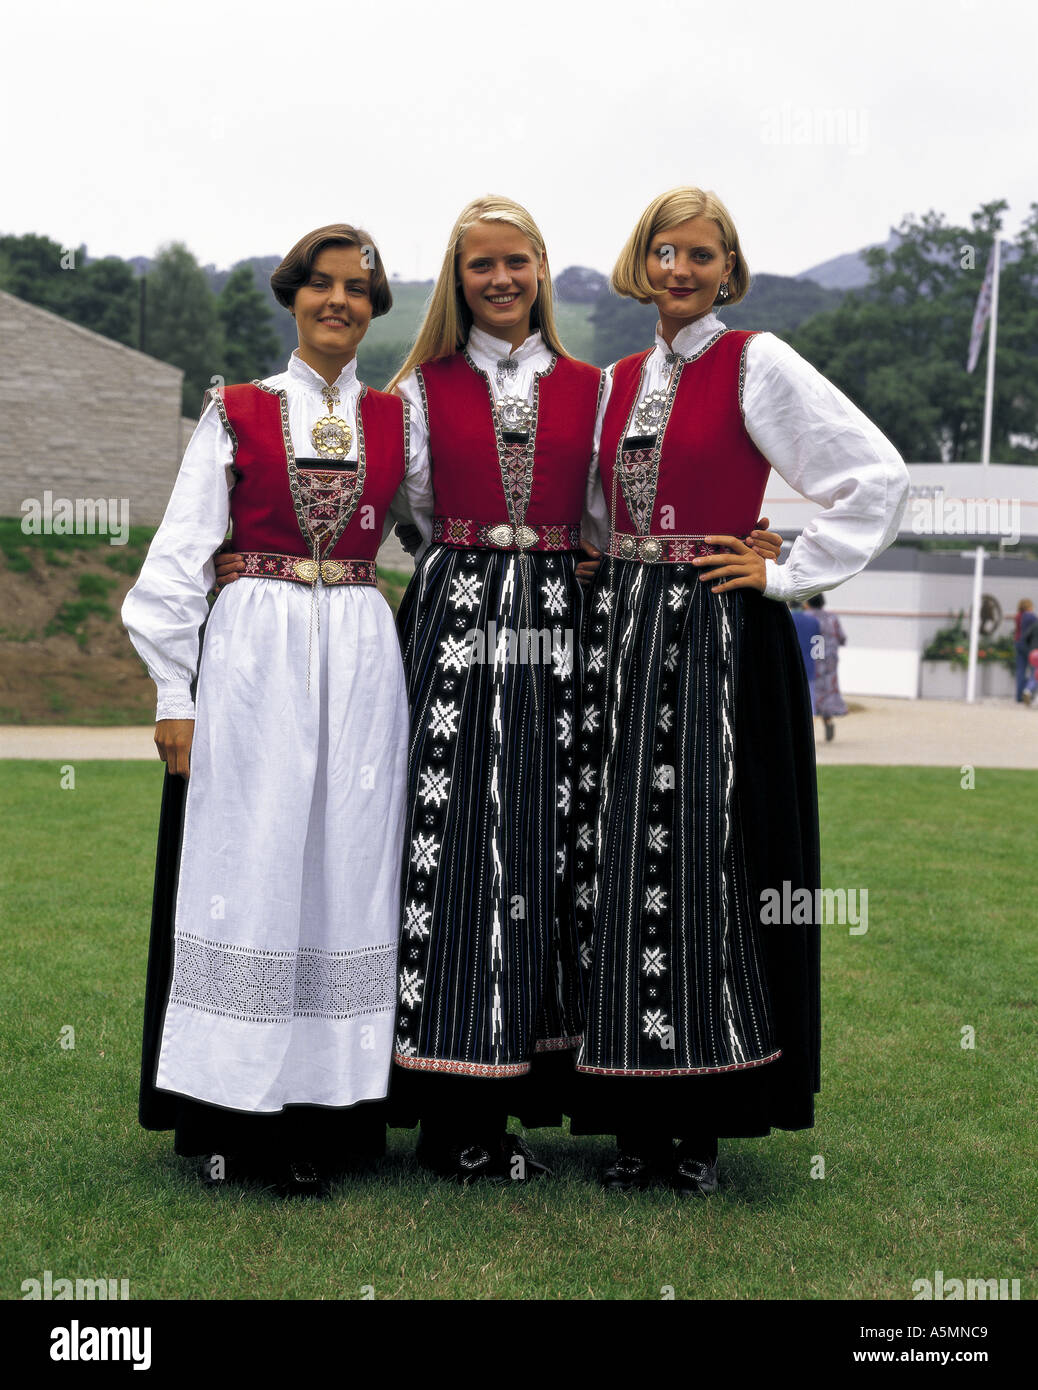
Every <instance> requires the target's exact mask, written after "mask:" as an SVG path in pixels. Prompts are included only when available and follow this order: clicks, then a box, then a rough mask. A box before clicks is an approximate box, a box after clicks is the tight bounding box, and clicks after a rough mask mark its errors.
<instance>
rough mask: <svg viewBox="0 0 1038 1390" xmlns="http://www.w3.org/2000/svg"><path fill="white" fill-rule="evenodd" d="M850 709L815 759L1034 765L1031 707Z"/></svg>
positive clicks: (51, 739)
mask: <svg viewBox="0 0 1038 1390" xmlns="http://www.w3.org/2000/svg"><path fill="white" fill-rule="evenodd" d="M848 704H849V705H850V706H851V713H850V714H848V715H847V716H846V717H845V718H843V719H838V720H836V737H835V738H834V739H833V741H832V743H826V742H825V741H824V735H823V729H822V721H821V720H820V719H816V720H815V739H816V746H817V749H818V762H819V764H820V765H821V766H823V767H824V766H826V765H827V764H830V763H868V764H874V765H893V766H902V765H904V766H920V767H961V766H962V765H963V764H966V763H969V764H971V765H973V766H974V767H1020V768H1038V709H1029V708H1028V707H1027V706H1026V705H1017V704H1014V703H1013V702H1012V701H1009V700H979V701H978V702H977V703H976V704H974V705H966V704H961V703H959V702H958V701H957V700H888V699H879V698H873V697H869V696H858V697H856V698H854V697H852V698H851V699H849V700H848ZM152 734H153V730H152V729H151V728H114V729H90V728H74V727H66V728H56V727H55V728H23V727H19V726H17V725H0V758H44V759H54V760H55V761H59V760H60V761H68V760H69V759H74V758H136V759H146V760H149V761H150V760H151V759H153V758H155V757H156V753H155V745H154V743H153V742H152Z"/></svg>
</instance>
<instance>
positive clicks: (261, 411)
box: [123, 224, 428, 1193]
mask: <svg viewBox="0 0 1038 1390" xmlns="http://www.w3.org/2000/svg"><path fill="white" fill-rule="evenodd" d="M271 284H272V286H273V289H274V293H275V295H276V296H277V298H278V299H279V301H280V302H281V303H282V304H284V305H285V306H286V307H288V308H289V309H290V310H291V312H292V314H293V316H294V317H295V320H296V326H297V331H298V339H299V346H298V348H297V349H296V351H295V352H293V354H292V356H291V358H290V360H289V364H288V368H287V370H286V371H284V372H281V373H279V374H278V375H276V376H273V377H269V378H267V379H266V380H265V381H260V382H254V383H252V384H249V385H240V386H229V387H227V388H225V389H222V390H218V391H215V392H212V393H211V399H210V400H209V402H208V404H207V405H206V408H205V410H204V412H203V414H202V418H201V420H200V421H199V423H198V427H197V429H196V430H195V433H194V435H193V436H192V439H191V441H190V443H189V445H188V448H187V451H186V453H185V455H184V461H183V463H182V465H181V469H180V473H179V475H178V478H177V482H176V486H175V487H174V490H173V495H172V497H171V499H170V503H169V506H168V508H167V511H166V515H165V517H164V519H163V522H162V525H161V526H160V527H159V529H158V531H157V533H156V536H155V539H154V541H153V543H152V546H151V548H150V550H149V553H148V556H147V559H146V560H145V563H144V567H143V569H142V571H141V575H140V578H139V579H138V581H137V583H136V585H135V586H134V588H133V589H132V590H131V591H130V593H129V595H128V596H127V599H126V602H125V604H124V606H123V620H124V622H125V624H126V626H127V629H128V630H129V633H130V637H131V640H132V641H133V643H134V645H135V647H136V648H137V650H138V652H139V653H140V655H141V657H142V658H143V659H144V661H145V662H146V664H147V666H148V669H149V671H150V673H151V675H152V677H153V678H154V680H155V683H156V686H157V689H158V711H157V717H158V723H157V725H156V733H155V741H156V744H157V746H158V749H159V755H160V757H162V758H163V759H164V761H165V762H166V764H167V778H166V788H165V796H164V817H163V819H164V829H163V835H162V837H161V838H160V855H159V864H158V866H157V874H156V894H155V908H154V915H153V923H152V947H151V959H150V962H149V980H148V995H147V1002H146V1019H145V1042H144V1065H143V1070H142V1084H141V1122H142V1123H143V1124H144V1125H145V1127H146V1128H150V1129H169V1128H174V1129H175V1130H176V1149H177V1152H178V1153H181V1154H185V1155H196V1156H197V1155H207V1156H209V1160H208V1162H207V1165H206V1171H205V1174H204V1176H206V1177H207V1178H215V1179H220V1178H223V1177H227V1176H235V1175H236V1174H240V1175H243V1176H251V1175H259V1176H262V1177H265V1178H273V1179H274V1180H275V1181H276V1183H277V1185H278V1187H279V1190H280V1191H282V1192H284V1193H297V1192H299V1193H305V1192H320V1191H322V1190H323V1188H324V1182H325V1180H326V1178H327V1177H328V1175H329V1173H330V1172H332V1171H334V1170H336V1169H337V1168H339V1167H341V1165H342V1162H343V1160H344V1157H345V1154H346V1151H347V1149H348V1148H350V1147H356V1148H361V1149H366V1150H367V1151H369V1152H371V1151H375V1152H377V1151H378V1150H379V1148H380V1146H381V1144H382V1143H384V1115H383V1114H382V1112H381V1109H380V1108H379V1107H372V1106H371V1104H370V1102H377V1101H379V1100H381V1099H382V1098H384V1097H385V1095H386V1091H387V1087H388V1082H389V1074H390V1058H391V1052H392V1039H393V1020H394V1008H395V993H396V965H397V948H398V938H399V920H400V919H399V888H400V846H401V836H402V829H403V815H404V804H405V792H406V766H407V728H408V721H407V696H406V690H405V686H404V676H403V669H402V666H401V661H400V649H399V642H398V639H397V635H396V629H395V626H394V623H393V616H392V613H391V611H390V609H389V606H388V604H387V603H386V602H385V600H384V599H383V597H382V595H381V594H380V593H379V591H378V589H377V587H376V565H375V555H376V552H377V550H378V547H379V544H380V542H381V540H382V536H383V532H384V530H385V529H387V527H388V526H389V524H391V519H399V520H404V521H411V520H412V519H413V510H417V511H419V512H421V511H422V509H423V508H425V507H427V505H428V499H427V498H426V497H425V492H426V490H427V486H428V478H427V466H426V451H425V442H424V428H423V422H422V421H420V420H419V421H412V420H411V419H410V411H409V410H408V408H407V407H406V405H405V404H404V403H403V402H402V401H400V400H399V399H398V398H397V397H392V396H388V395H385V394H383V393H382V392H379V391H371V390H369V389H368V388H367V387H366V386H364V385H363V384H362V383H361V382H360V381H359V380H358V378H357V370H356V350H357V346H358V344H359V343H360V341H361V339H362V338H363V336H364V333H365V332H366V330H367V327H368V324H369V323H370V321H371V319H372V318H373V317H376V316H378V315H379V314H384V313H386V312H387V311H388V309H389V307H390V305H391V303H392V298H391V295H390V291H389V286H388V282H387V279H386V274H385V270H384V268H383V266H382V261H381V258H380V256H379V254H378V250H377V248H376V247H375V246H374V243H373V242H372V241H371V238H370V237H369V236H368V235H367V234H366V233H365V232H362V231H360V230H359V229H357V228H354V227H351V226H348V225H346V224H334V225H331V226H326V227H320V228H318V229H316V230H315V231H313V232H311V233H309V234H308V235H307V236H305V237H303V238H302V239H301V240H300V241H299V242H298V243H297V244H296V246H295V247H293V249H292V250H291V251H290V252H289V254H288V255H287V256H286V257H285V259H284V261H283V262H282V263H281V265H280V266H279V267H278V269H277V270H276V271H275V272H274V275H273V276H272V277H271ZM228 524H230V526H231V528H232V537H233V543H234V545H235V546H236V548H237V549H238V551H239V552H240V553H241V556H242V570H243V572H242V573H241V574H240V575H239V578H238V582H236V583H235V584H233V585H232V586H230V587H229V588H228V589H227V590H225V591H223V592H221V593H220V595H219V597H218V598H217V600H216V602H215V604H214V605H213V608H212V610H211V612H209V613H208V615H207V602H206V595H207V593H208V592H209V590H210V588H211V586H212V581H213V566H212V555H213V552H214V551H215V550H216V549H217V548H218V547H219V546H220V544H221V542H222V541H223V539H224V537H225V535H226V533H227V528H228ZM203 623H204V624H205V634H204V641H203V642H202V644H201V652H200V653H199V640H198V639H199V629H200V627H201V626H202V625H203ZM196 681H197V689H195V688H194V687H195V684H196ZM189 774H190V782H188V783H187V784H186V796H185V781H184V780H182V779H187V777H188V775H189ZM185 803H186V805H185ZM181 812H182V814H183V841H182V851H181V855H180V863H179V871H178V867H177V862H176V856H177V851H176V844H177V831H178V829H179V816H180V814H181ZM174 891H175V896H176V906H175V912H174V911H173V910H171V902H172V898H173V894H174ZM217 1160H219V1161H218V1162H217Z"/></svg>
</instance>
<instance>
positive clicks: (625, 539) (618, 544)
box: [606, 531, 745, 565]
mask: <svg viewBox="0 0 1038 1390" xmlns="http://www.w3.org/2000/svg"><path fill="white" fill-rule="evenodd" d="M739 539H740V540H743V539H745V538H744V537H742V536H740V537H739ZM606 553H607V554H609V555H613V556H615V558H616V559H618V560H641V561H642V562H643V563H645V564H649V565H680V564H683V563H687V562H688V561H689V560H693V559H695V557H696V556H697V555H724V554H727V553H728V547H727V546H726V545H707V543H706V541H705V540H704V539H703V537H702V536H660V535H648V536H634V535H630V534H626V535H625V534H624V533H623V532H621V531H614V532H613V534H612V535H611V536H610V538H609V547H608V550H607V552H606Z"/></svg>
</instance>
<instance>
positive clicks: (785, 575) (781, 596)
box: [764, 560, 796, 603]
mask: <svg viewBox="0 0 1038 1390" xmlns="http://www.w3.org/2000/svg"><path fill="white" fill-rule="evenodd" d="M764 573H765V575H766V581H765V585H764V597H765V598H772V599H774V600H775V601H776V602H777V603H788V602H789V600H790V599H791V598H794V597H796V583H795V581H794V579H793V575H792V573H791V572H789V571H787V567H786V566H785V565H779V564H776V562H775V561H774V560H765V561H764Z"/></svg>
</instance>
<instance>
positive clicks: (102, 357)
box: [0, 292, 194, 526]
mask: <svg viewBox="0 0 1038 1390" xmlns="http://www.w3.org/2000/svg"><path fill="white" fill-rule="evenodd" d="M182 378H183V372H181V370H180V368H179V367H171V366H170V365H169V364H168V363H166V362H159V361H158V360H157V359H156V358H154V357H147V356H145V354H143V353H140V352H135V351H134V350H133V348H128V347H124V346H123V344H122V343H116V342H113V341H112V340H111V339H109V338H102V337H101V336H100V334H97V333H92V332H91V331H90V330H89V329H86V328H80V327H79V325H78V324H74V323H70V322H69V321H68V320H67V319H62V318H59V317H58V316H57V315H56V314H51V313H48V312H47V311H46V310H45V309H40V308H38V307H37V306H36V305H35V304H28V303H26V302H25V301H24V300H21V299H16V298H15V297H14V296H13V295H9V294H4V293H2V292H0V516H14V517H18V516H21V515H22V514H23V512H22V503H23V502H25V501H26V500H27V499H30V498H36V499H39V500H40V501H41V502H42V500H43V498H44V493H45V492H47V491H49V492H50V493H51V495H52V497H53V498H54V499H58V498H68V499H70V500H71V501H73V502H74V501H75V499H77V498H101V497H105V498H115V499H121V498H127V499H129V521H130V525H131V526H144V525H156V524H157V523H158V522H159V521H161V519H162V514H163V512H164V511H165V508H166V503H167V501H168V500H169V494H170V492H171V491H172V488H173V483H174V480H175V479H176V475H177V469H178V468H179V466H180V459H181V455H182V453H183V450H184V446H185V445H186V444H187V441H188V439H190V437H191V430H192V429H193V428H194V425H193V422H190V421H182V420H181V399H180V397H181V382H182Z"/></svg>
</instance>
